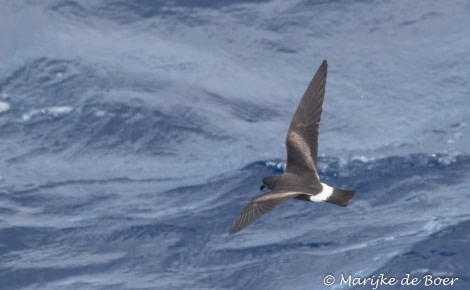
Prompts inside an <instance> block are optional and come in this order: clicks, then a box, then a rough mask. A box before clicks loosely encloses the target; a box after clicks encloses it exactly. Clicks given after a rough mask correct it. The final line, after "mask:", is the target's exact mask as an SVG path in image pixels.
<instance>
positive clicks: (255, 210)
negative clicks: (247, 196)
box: [230, 191, 299, 234]
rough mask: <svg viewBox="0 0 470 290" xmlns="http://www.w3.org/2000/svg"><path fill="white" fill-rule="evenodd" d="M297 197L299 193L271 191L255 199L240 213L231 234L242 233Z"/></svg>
mask: <svg viewBox="0 0 470 290" xmlns="http://www.w3.org/2000/svg"><path fill="white" fill-rule="evenodd" d="M297 195H299V193H298V192H274V191H270V192H268V193H266V194H263V195H260V196H258V197H255V198H254V199H252V200H251V201H250V202H249V203H248V204H247V205H246V206H245V207H244V208H243V210H242V211H241V212H240V214H239V215H238V217H237V219H236V220H235V222H234V223H233V226H232V228H231V229H230V234H234V233H236V232H239V231H241V230H242V229H244V228H246V227H247V226H249V225H250V224H251V223H253V222H254V221H255V220H257V219H259V218H260V217H261V216H262V215H263V214H265V213H267V212H268V211H270V210H272V209H273V208H274V207H276V206H278V205H280V204H281V203H283V202H285V201H287V200H289V199H291V198H294V197H296V196H297Z"/></svg>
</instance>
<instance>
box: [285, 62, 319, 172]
mask: <svg viewBox="0 0 470 290" xmlns="http://www.w3.org/2000/svg"><path fill="white" fill-rule="evenodd" d="M327 73H328V63H327V62H326V60H324V61H323V63H322V64H321V65H320V67H319V68H318V70H317V72H316V73H315V76H314V77H313V79H312V81H311V82H310V84H309V86H308V87H307V90H306V91H305V93H304V95H303V97H302V100H301V101H300V103H299V106H298V107H297V110H296V112H295V114H294V117H292V121H291V123H290V127H289V131H288V132H287V138H286V147H287V166H286V172H291V173H301V172H305V171H306V170H307V171H314V172H315V176H318V175H317V173H316V163H317V155H318V128H319V124H320V118H321V113H322V105H323V99H324V97H325V85H326V77H327Z"/></svg>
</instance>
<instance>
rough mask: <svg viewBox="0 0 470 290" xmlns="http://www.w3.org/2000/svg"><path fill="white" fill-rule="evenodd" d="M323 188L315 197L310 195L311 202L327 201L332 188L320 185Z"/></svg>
mask: <svg viewBox="0 0 470 290" xmlns="http://www.w3.org/2000/svg"><path fill="white" fill-rule="evenodd" d="M321 185H322V186H323V190H322V191H321V192H320V193H319V194H317V195H311V196H310V200H311V201H313V202H322V201H325V200H327V199H328V198H329V197H330V196H331V195H332V194H333V190H334V188H333V187H331V186H329V185H328V184H324V183H322V184H321Z"/></svg>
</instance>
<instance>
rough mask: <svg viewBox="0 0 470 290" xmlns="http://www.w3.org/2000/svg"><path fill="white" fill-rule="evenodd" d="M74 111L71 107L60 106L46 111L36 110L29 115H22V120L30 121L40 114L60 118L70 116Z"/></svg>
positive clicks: (45, 109)
mask: <svg viewBox="0 0 470 290" xmlns="http://www.w3.org/2000/svg"><path fill="white" fill-rule="evenodd" d="M72 111H73V108H72V107H70V106H59V107H49V108H44V109H40V110H39V109H34V110H32V111H30V112H29V113H24V114H23V115H21V118H22V119H23V121H28V120H30V119H31V118H32V117H34V116H36V115H39V114H49V115H52V116H54V117H58V116H61V115H65V114H69V113H70V112H72Z"/></svg>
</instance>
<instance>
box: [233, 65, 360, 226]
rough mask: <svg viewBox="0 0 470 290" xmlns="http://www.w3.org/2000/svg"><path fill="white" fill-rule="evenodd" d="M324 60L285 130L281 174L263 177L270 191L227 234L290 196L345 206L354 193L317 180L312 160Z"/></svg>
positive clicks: (247, 208)
mask: <svg viewBox="0 0 470 290" xmlns="http://www.w3.org/2000/svg"><path fill="white" fill-rule="evenodd" d="M327 68H328V63H327V62H326V60H324V61H323V63H322V64H321V65H320V67H319V68H318V70H317V72H316V73H315V76H314V77H313V79H312V81H311V82H310V84H309V86H308V87H307V90H306V91H305V93H304V96H303V97H302V100H301V101H300V103H299V106H298V107H297V111H296V112H295V114H294V117H293V118H292V121H291V123H290V127H289V131H288V132H287V138H286V148H287V164H286V170H285V172H284V173H283V174H281V175H269V176H265V177H264V178H263V184H262V185H261V187H260V190H263V189H264V188H266V187H267V188H268V189H270V190H271V191H270V192H268V193H265V194H263V195H260V196H258V197H256V198H254V199H252V200H251V201H250V202H249V203H248V204H247V205H246V206H245V208H243V210H242V211H241V212H240V214H239V215H238V217H237V219H236V220H235V222H234V223H233V226H232V228H231V229H230V234H233V233H236V232H238V231H241V230H242V229H244V228H245V227H247V226H248V225H250V224H251V223H253V222H254V221H255V220H257V219H258V218H260V217H261V216H262V215H263V214H265V213H267V212H268V211H270V210H271V209H273V208H274V207H276V206H278V205H280V204H281V203H283V202H285V201H287V200H289V199H291V198H295V199H300V200H304V201H310V202H328V203H332V204H336V205H339V206H347V205H348V203H349V200H350V199H351V198H353V197H354V194H355V193H356V192H355V191H353V190H342V189H336V188H333V187H331V186H329V185H327V184H325V183H322V182H320V177H319V176H318V172H317V168H316V163H317V155H318V127H319V123H320V117H321V112H322V104H323V98H324V96H325V83H326V75H327Z"/></svg>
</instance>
